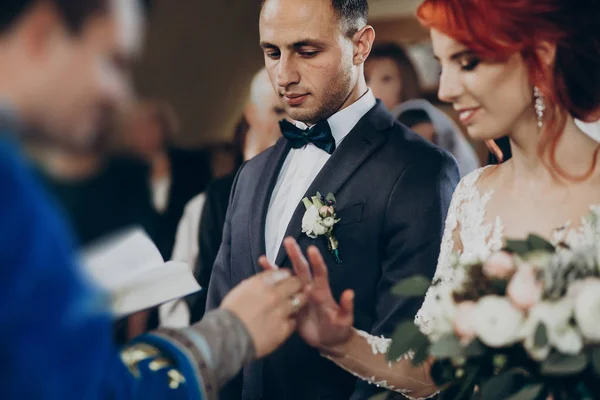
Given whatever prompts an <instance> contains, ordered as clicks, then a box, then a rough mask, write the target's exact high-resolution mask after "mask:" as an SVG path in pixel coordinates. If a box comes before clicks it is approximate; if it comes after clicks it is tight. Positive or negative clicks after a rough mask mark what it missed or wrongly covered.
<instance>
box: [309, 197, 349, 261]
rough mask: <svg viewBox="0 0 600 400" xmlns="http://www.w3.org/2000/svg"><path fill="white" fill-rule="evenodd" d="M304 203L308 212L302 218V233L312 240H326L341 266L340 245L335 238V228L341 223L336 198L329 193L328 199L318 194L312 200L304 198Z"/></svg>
mask: <svg viewBox="0 0 600 400" xmlns="http://www.w3.org/2000/svg"><path fill="white" fill-rule="evenodd" d="M302 203H303V204H304V207H306V212H305V213H304V216H303V217H302V233H304V234H306V236H308V237H309V238H311V239H316V238H318V237H324V238H326V239H327V248H328V249H329V251H330V252H331V254H333V256H334V257H335V261H336V262H337V263H338V264H341V262H342V260H341V259H340V254H339V243H338V241H337V239H336V238H335V236H333V228H334V226H335V224H337V223H338V222H340V219H339V218H337V216H336V209H335V208H336V202H335V196H334V195H333V194H331V193H329V194H328V195H327V197H323V196H322V195H321V193H319V192H317V195H316V196H313V197H312V198H310V199H309V198H308V197H305V198H303V199H302Z"/></svg>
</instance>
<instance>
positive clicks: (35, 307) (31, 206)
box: [0, 132, 203, 400]
mask: <svg viewBox="0 0 600 400" xmlns="http://www.w3.org/2000/svg"><path fill="white" fill-rule="evenodd" d="M11 136H12V135H11V134H10V133H9V134H8V135H7V134H6V132H0V372H1V373H0V398H1V399H3V400H8V399H15V400H16V399H18V400H22V399H23V400H24V399H28V400H33V399H56V400H71V399H72V400H86V399H114V400H122V399H123V400H124V399H190V400H200V399H203V394H202V391H203V390H202V388H203V382H202V378H201V376H200V373H199V370H198V368H197V365H196V364H197V362H195V361H194V359H193V358H192V357H191V356H190V354H189V353H188V352H186V351H185V350H184V349H182V348H180V347H178V346H177V345H176V344H175V343H173V342H171V341H169V340H168V339H166V338H164V337H161V336H160V335H158V334H149V335H146V336H143V337H141V338H139V339H138V340H137V341H136V343H133V344H131V345H130V347H128V348H125V349H118V348H116V346H115V344H114V343H113V340H112V316H111V315H110V313H109V311H108V310H107V309H106V307H105V304H106V302H104V301H103V299H104V297H103V294H102V293H100V292H99V291H98V290H96V289H95V288H94V287H93V285H92V284H90V282H88V281H87V279H86V278H85V277H84V275H83V273H82V272H81V270H80V268H79V267H78V265H77V262H76V261H75V259H74V254H76V253H75V248H74V243H73V240H72V239H71V236H70V234H69V231H68V229H67V228H66V226H65V222H64V221H63V220H62V219H61V217H60V215H59V213H58V211H57V208H56V207H55V206H54V204H53V203H52V201H51V200H50V197H49V196H48V195H47V194H46V193H45V192H44V190H43V189H42V188H41V186H40V184H39V183H38V182H37V181H36V179H35V177H34V174H33V172H32V171H31V170H30V167H29V165H28V164H27V162H26V161H25V159H24V158H23V157H22V155H21V152H20V149H19V147H18V146H17V144H16V143H14V142H13V140H12V139H10V137H11ZM7 138H8V139H7ZM124 360H125V361H127V360H128V361H127V362H125V361H124Z"/></svg>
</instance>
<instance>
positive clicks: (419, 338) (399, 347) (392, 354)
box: [386, 321, 429, 361]
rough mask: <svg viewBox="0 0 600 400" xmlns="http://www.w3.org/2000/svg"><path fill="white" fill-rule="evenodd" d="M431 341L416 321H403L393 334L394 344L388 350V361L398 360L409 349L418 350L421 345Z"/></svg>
mask: <svg viewBox="0 0 600 400" xmlns="http://www.w3.org/2000/svg"><path fill="white" fill-rule="evenodd" d="M427 343H429V339H428V338H427V336H425V335H424V334H423V333H422V332H421V331H420V330H419V327H417V325H415V323H414V321H405V322H402V323H401V324H400V325H398V327H397V328H396V331H395V332H394V334H393V335H392V344H391V345H390V348H389V350H388V352H387V355H386V356H387V359H388V361H397V360H398V359H399V358H401V357H402V356H404V355H406V354H407V353H408V352H409V351H414V350H418V349H419V348H420V347H421V346H424V345H425V344H427Z"/></svg>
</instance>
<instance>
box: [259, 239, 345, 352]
mask: <svg viewBox="0 0 600 400" xmlns="http://www.w3.org/2000/svg"><path fill="white" fill-rule="evenodd" d="M283 245H284V247H285V249H286V251H287V254H288V257H289V258H290V260H291V262H292V265H293V267H294V271H295V272H296V275H297V277H298V278H299V279H300V280H301V281H302V282H303V283H304V285H306V286H307V287H308V288H309V291H308V304H307V306H306V307H305V308H304V309H303V310H301V311H300V312H299V313H298V315H297V317H296V318H297V321H298V328H297V330H298V333H299V335H300V336H301V337H302V338H303V339H304V340H305V341H306V342H307V343H308V344H309V345H311V346H313V347H318V348H323V347H332V346H336V345H339V344H342V343H344V342H346V341H347V340H349V339H350V337H351V334H352V329H353V327H352V326H353V323H354V292H353V291H352V290H346V291H345V292H344V293H342V296H341V298H340V304H338V303H337V302H336V301H335V299H334V298H333V295H332V293H331V288H330V286H329V277H328V271H327V265H325V261H324V260H323V257H322V256H321V253H320V252H319V250H318V249H317V248H316V247H314V246H311V247H309V249H308V257H309V259H310V266H312V270H313V274H311V271H310V266H309V263H308V261H307V260H306V258H305V257H304V255H303V254H302V250H301V249H300V246H298V244H297V243H296V240H295V239H293V238H286V239H285V240H284V241H283ZM259 263H260V264H261V266H262V267H263V268H265V269H273V268H277V267H276V266H273V265H271V264H270V263H269V261H268V260H267V259H266V257H261V258H260V260H259Z"/></svg>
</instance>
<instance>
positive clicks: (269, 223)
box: [265, 89, 376, 263]
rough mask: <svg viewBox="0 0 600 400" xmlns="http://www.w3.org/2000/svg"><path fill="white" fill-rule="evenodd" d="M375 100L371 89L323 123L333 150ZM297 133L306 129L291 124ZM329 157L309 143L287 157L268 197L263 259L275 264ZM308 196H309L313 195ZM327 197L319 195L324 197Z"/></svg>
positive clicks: (300, 123) (292, 150) (301, 124)
mask: <svg viewBox="0 0 600 400" xmlns="http://www.w3.org/2000/svg"><path fill="white" fill-rule="evenodd" d="M375 103H376V100H375V96H374V95H373V92H372V91H371V89H369V90H368V91H367V92H366V93H365V94H364V95H363V96H362V97H361V98H360V99H358V100H357V101H356V102H355V103H353V104H351V105H350V106H348V107H346V108H344V109H342V110H340V111H338V112H337V113H335V114H333V115H332V116H331V117H329V118H328V119H327V122H328V123H329V126H330V128H331V133H332V135H333V138H334V139H335V145H336V148H337V147H338V146H339V145H340V143H341V142H342V140H344V138H345V137H346V135H348V133H350V131H351V130H352V129H353V128H354V126H355V125H356V124H357V123H358V121H360V119H361V118H362V117H363V116H364V115H365V114H366V113H367V112H368V111H369V110H370V109H371V108H373V107H374V106H375ZM295 124H296V126H297V127H298V128H300V129H307V128H308V126H307V125H306V124H304V123H302V122H298V121H296V122H295ZM329 157H330V155H329V154H328V153H327V152H326V151H323V150H321V149H319V148H318V147H316V146H315V145H314V144H312V143H309V144H307V145H306V146H304V147H302V148H299V149H291V150H290V152H289V154H288V155H287V157H286V159H285V161H284V163H283V166H282V167H281V171H279V176H278V177H277V183H276V184H275V187H274V189H273V193H271V200H270V202H269V209H268V211H267V219H266V223H265V244H266V252H267V254H266V255H267V259H268V260H269V261H270V262H271V263H274V262H275V258H276V257H277V253H278V252H279V248H280V246H281V242H282V241H283V239H284V235H285V232H286V230H287V227H288V225H289V223H290V220H291V219H292V215H293V214H294V211H295V210H296V207H297V206H298V204H299V203H300V202H301V201H302V197H303V196H304V194H305V193H306V191H307V190H308V188H309V186H310V185H311V183H312V182H313V180H314V179H315V178H316V177H317V175H318V174H319V172H320V171H321V169H322V168H323V166H324V165H325V163H326V162H327V160H329ZM315 194H316V193H312V194H311V195H313V196H314V195H315ZM326 194H327V193H323V195H326Z"/></svg>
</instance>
